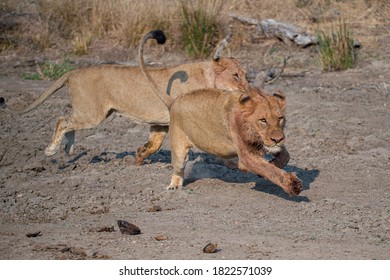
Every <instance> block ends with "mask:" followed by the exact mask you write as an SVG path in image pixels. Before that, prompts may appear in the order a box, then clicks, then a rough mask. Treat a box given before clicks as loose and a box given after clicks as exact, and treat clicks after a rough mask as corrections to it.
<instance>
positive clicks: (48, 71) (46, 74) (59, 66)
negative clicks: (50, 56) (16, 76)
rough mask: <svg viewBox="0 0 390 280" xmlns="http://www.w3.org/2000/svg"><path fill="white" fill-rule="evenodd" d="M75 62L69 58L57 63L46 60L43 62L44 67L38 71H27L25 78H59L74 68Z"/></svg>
mask: <svg viewBox="0 0 390 280" xmlns="http://www.w3.org/2000/svg"><path fill="white" fill-rule="evenodd" d="M74 68H75V67H74V64H73V63H72V62H71V61H70V60H69V59H67V58H66V59H64V61H63V62H61V63H55V62H51V61H46V62H45V63H44V64H43V67H42V69H40V68H39V69H38V70H39V71H38V72H37V73H25V74H23V79H25V80H44V79H47V80H57V79H58V78H59V77H61V76H62V75H64V74H65V73H67V72H69V71H71V70H73V69H74Z"/></svg>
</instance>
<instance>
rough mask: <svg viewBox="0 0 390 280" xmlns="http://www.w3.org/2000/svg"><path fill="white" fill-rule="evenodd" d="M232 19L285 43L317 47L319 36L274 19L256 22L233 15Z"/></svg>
mask: <svg viewBox="0 0 390 280" xmlns="http://www.w3.org/2000/svg"><path fill="white" fill-rule="evenodd" d="M230 16H231V17H233V18H234V19H236V20H238V21H239V22H241V23H243V24H247V25H255V26H256V28H257V30H258V31H261V32H262V33H263V34H264V35H266V36H272V37H276V38H279V39H280V40H282V41H283V42H285V43H287V44H288V43H289V42H294V43H295V44H296V45H298V46H300V47H307V46H310V45H316V44H317V42H318V40H317V36H312V35H310V34H309V33H307V32H306V31H305V30H304V29H303V28H301V27H299V26H295V25H293V24H290V23H285V22H280V21H276V20H274V19H263V20H256V19H253V18H247V17H242V16H239V15H234V14H231V15H230Z"/></svg>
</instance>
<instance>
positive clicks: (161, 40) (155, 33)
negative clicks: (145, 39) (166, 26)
mask: <svg viewBox="0 0 390 280" xmlns="http://www.w3.org/2000/svg"><path fill="white" fill-rule="evenodd" d="M149 34H150V37H149V38H153V39H155V40H156V41H157V43H158V44H159V45H164V44H165V41H166V40H167V37H165V34H164V32H163V31H162V30H152V31H150V32H149Z"/></svg>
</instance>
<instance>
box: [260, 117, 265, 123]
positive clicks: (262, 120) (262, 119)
mask: <svg viewBox="0 0 390 280" xmlns="http://www.w3.org/2000/svg"><path fill="white" fill-rule="evenodd" d="M259 121H260V122H262V123H267V120H266V119H265V118H261V119H260V120H259Z"/></svg>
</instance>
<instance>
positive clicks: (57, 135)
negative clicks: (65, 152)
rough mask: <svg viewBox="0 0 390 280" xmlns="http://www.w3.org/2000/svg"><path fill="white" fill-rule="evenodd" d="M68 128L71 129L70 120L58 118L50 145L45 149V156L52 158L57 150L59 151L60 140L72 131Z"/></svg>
mask: <svg viewBox="0 0 390 280" xmlns="http://www.w3.org/2000/svg"><path fill="white" fill-rule="evenodd" d="M70 127H71V121H70V120H68V119H66V118H65V117H60V118H58V120H57V124H56V129H55V131H54V134H53V137H52V139H51V143H50V145H49V146H47V148H46V149H45V155H46V156H52V155H54V154H55V153H57V152H58V150H59V149H60V145H61V141H62V138H63V137H64V135H65V133H66V132H68V131H70V130H72V129H71V128H70Z"/></svg>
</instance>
